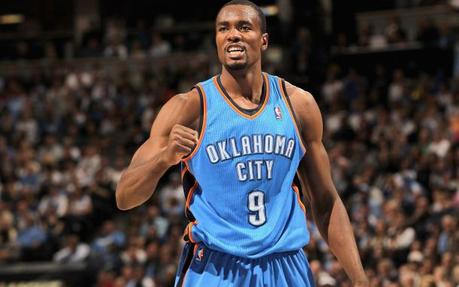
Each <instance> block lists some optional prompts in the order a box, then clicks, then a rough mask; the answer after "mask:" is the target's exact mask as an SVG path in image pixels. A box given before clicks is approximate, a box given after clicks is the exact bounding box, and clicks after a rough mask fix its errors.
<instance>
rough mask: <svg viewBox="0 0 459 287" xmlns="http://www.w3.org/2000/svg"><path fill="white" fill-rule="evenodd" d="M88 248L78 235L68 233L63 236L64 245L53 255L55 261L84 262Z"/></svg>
mask: <svg viewBox="0 0 459 287" xmlns="http://www.w3.org/2000/svg"><path fill="white" fill-rule="evenodd" d="M89 252H90V248H89V245H87V244H86V243H82V242H80V239H79V238H78V235H75V234H70V235H67V237H66V238H65V245H64V246H63V247H62V249H60V250H59V251H57V252H56V253H55V254H54V256H53V261H54V262H57V263H63V264H65V263H77V262H84V261H85V260H87V259H88V257H89Z"/></svg>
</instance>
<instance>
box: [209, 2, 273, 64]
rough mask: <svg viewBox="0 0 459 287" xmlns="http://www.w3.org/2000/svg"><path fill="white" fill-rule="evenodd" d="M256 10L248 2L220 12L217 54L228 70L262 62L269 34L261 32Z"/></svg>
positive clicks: (216, 40)
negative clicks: (262, 54) (262, 53)
mask: <svg viewBox="0 0 459 287" xmlns="http://www.w3.org/2000/svg"><path fill="white" fill-rule="evenodd" d="M261 25H262V24H261V19H260V17H259V16H258V13H257V11H256V10H255V9H254V8H252V7H250V6H247V5H228V6H225V7H223V8H222V9H221V10H220V12H219V13H218V15H217V20H216V37H215V42H216V45H217V54H218V59H219V60H220V63H222V65H223V66H224V67H225V69H227V70H229V71H238V70H246V69H247V68H249V67H252V66H253V65H254V64H256V63H259V64H260V67H261V52H262V51H264V50H266V49H267V48H268V34H267V33H263V32H262V27H261Z"/></svg>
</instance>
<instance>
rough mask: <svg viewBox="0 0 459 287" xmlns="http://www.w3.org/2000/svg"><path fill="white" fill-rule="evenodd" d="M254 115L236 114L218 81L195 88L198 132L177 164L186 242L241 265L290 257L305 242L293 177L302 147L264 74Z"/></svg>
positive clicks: (278, 86) (279, 90)
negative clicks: (239, 260)
mask: <svg viewBox="0 0 459 287" xmlns="http://www.w3.org/2000/svg"><path fill="white" fill-rule="evenodd" d="M263 80H264V86H263V91H264V92H263V96H262V102H261V103H260V105H259V107H258V109H256V110H252V112H248V111H247V110H245V111H244V110H242V109H240V108H239V107H238V106H237V105H236V104H235V103H234V102H233V101H232V100H231V98H230V97H229V95H228V94H227V92H226V90H225V89H224V87H223V85H222V84H221V81H220V76H216V77H213V78H211V79H209V80H207V81H205V82H202V83H199V84H198V85H197V89H198V90H199V92H200V94H201V96H202V110H203V113H202V128H201V133H200V136H199V141H198V144H197V146H196V147H195V149H194V151H193V152H192V153H191V154H190V155H189V156H188V157H187V158H185V159H184V160H183V162H182V177H183V184H184V190H185V196H186V214H187V216H188V218H189V219H190V221H191V223H190V224H189V225H188V226H187V229H186V231H185V236H186V237H187V238H188V239H189V240H190V241H191V242H201V243H203V244H204V245H206V246H208V247H209V248H211V249H213V250H217V251H221V252H224V253H228V254H232V255H236V256H241V257H245V258H259V257H262V256H265V255H268V254H272V253H278V252H286V251H293V250H298V249H300V248H302V247H303V246H304V245H306V244H307V243H308V242H309V233H308V230H307V225H306V216H305V209H304V206H303V204H302V203H301V200H300V195H299V191H298V188H297V187H296V186H295V185H294V184H293V181H294V177H295V174H296V171H297V168H298V165H299V162H300V160H301V158H302V157H303V155H304V153H305V148H304V146H303V144H302V142H301V138H300V135H299V132H298V128H297V126H296V124H295V121H294V116H293V113H292V110H291V109H290V106H289V103H288V99H287V98H286V95H285V92H284V89H283V87H282V85H283V82H282V80H281V79H280V78H278V77H276V76H272V75H268V74H265V73H264V74H263ZM284 88H285V87H284Z"/></svg>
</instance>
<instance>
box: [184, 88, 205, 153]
mask: <svg viewBox="0 0 459 287" xmlns="http://www.w3.org/2000/svg"><path fill="white" fill-rule="evenodd" d="M193 89H196V90H197V91H198V94H199V105H200V109H199V126H198V130H197V132H198V142H197V143H196V145H195V147H194V148H193V150H192V151H191V152H190V154H189V155H187V156H186V157H185V158H184V159H183V160H182V161H187V160H189V159H191V158H192V157H193V156H194V155H195V154H196V152H197V151H198V149H199V147H200V145H201V142H202V139H203V138H204V133H205V130H206V126H205V125H206V117H207V111H206V106H207V105H206V93H205V92H204V90H203V88H202V86H201V85H200V84H197V85H196V86H194V87H193Z"/></svg>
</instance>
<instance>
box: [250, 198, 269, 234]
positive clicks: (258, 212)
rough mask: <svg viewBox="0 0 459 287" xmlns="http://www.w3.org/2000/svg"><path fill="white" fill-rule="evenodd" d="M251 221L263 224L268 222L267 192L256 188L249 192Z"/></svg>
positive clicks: (251, 222)
mask: <svg viewBox="0 0 459 287" xmlns="http://www.w3.org/2000/svg"><path fill="white" fill-rule="evenodd" d="M248 208H249V223H250V224H252V225H253V226H256V227H258V226H261V225H263V224H264V223H265V222H266V209H265V194H264V193H263V192H262V191H259V190H254V191H251V192H249V194H248Z"/></svg>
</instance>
